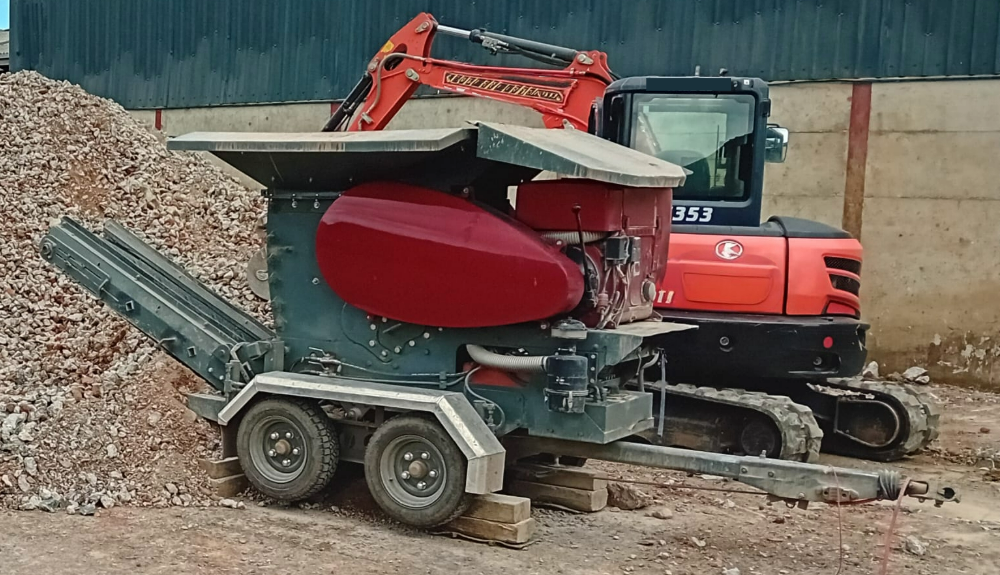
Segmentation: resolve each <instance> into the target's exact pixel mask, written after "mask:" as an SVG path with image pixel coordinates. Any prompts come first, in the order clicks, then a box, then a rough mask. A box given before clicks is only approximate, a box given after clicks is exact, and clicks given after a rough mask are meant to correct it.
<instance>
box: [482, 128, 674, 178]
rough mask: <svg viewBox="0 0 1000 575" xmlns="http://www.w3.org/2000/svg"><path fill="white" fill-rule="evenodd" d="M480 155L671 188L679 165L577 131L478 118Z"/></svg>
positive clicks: (560, 171) (572, 173)
mask: <svg viewBox="0 0 1000 575" xmlns="http://www.w3.org/2000/svg"><path fill="white" fill-rule="evenodd" d="M477 125H478V126H479V143H478V145H477V150H476V154H477V155H478V156H479V157H480V158H484V159H488V160H494V161H498V162H506V163H508V164H515V165H518V166H525V167H529V168H535V169H538V170H545V171H549V172H555V173H557V174H562V175H564V176H570V177H575V178H585V179H588V180H597V181H600V182H607V183H610V184H618V185H622V186H633V187H641V188H676V187H678V186H680V185H682V184H683V183H684V178H685V175H684V169H683V168H681V167H680V166H677V165H675V164H671V163H670V162H665V161H663V160H660V159H658V158H654V157H652V156H648V155H646V154H643V153H642V152H637V151H635V150H633V149H631V148H626V147H625V146H620V145H618V144H615V143H612V142H609V141H607V140H604V139H601V138H598V137H597V136H594V135H591V134H587V133H585V132H581V131H579V130H550V129H545V128H527V127H524V126H513V125H507V124H490V123H486V122H480V123H478V124H477Z"/></svg>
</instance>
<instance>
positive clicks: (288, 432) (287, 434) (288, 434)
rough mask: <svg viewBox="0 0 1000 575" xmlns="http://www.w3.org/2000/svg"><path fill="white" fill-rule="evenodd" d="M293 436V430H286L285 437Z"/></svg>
mask: <svg viewBox="0 0 1000 575" xmlns="http://www.w3.org/2000/svg"><path fill="white" fill-rule="evenodd" d="M291 438H292V432H291V431H286V432H285V439H291Z"/></svg>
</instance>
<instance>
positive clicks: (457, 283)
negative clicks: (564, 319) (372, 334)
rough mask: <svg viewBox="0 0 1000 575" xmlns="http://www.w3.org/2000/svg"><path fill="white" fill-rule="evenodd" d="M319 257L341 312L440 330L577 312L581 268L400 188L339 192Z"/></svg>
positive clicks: (480, 215) (484, 213)
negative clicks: (343, 306)
mask: <svg viewBox="0 0 1000 575" xmlns="http://www.w3.org/2000/svg"><path fill="white" fill-rule="evenodd" d="M316 258H317V260H318V264H319V268H320V271H321V273H322V274H323V277H324V279H325V280H326V282H327V283H328V284H329V285H330V287H331V288H332V289H333V291H334V292H336V293H337V295H339V296H340V297H341V298H342V299H343V300H344V301H346V302H347V303H349V304H351V305H353V306H355V307H358V308H360V309H362V310H364V311H366V312H368V313H370V314H374V315H377V316H381V317H388V318H390V319H394V320H399V321H404V322H409V323H414V324H419V325H430V326H436V327H487V326H499V325H508V324H514V323H521V322H526V321H531V320H540V319H545V318H549V317H552V316H554V315H558V314H562V313H566V312H569V311H571V310H572V309H574V308H575V307H576V306H577V304H579V302H580V299H581V297H582V295H583V276H582V274H581V272H580V269H579V267H578V266H577V265H576V264H575V263H573V261H572V260H570V259H569V258H568V257H566V256H565V255H563V254H562V253H560V251H559V249H558V248H557V247H555V246H552V245H549V244H546V243H545V242H543V241H542V239H541V238H540V237H539V235H538V234H537V233H536V232H534V231H533V230H531V229H529V228H527V227H525V226H524V225H522V224H520V223H518V222H517V221H515V220H513V219H510V218H508V217H506V216H504V215H501V214H498V213H496V212H493V211H490V210H488V209H486V208H483V207H480V206H479V205H477V204H475V203H473V202H472V201H470V200H468V199H464V198H461V197H458V196H455V195H451V194H447V193H444V192H439V191H435V190H431V189H428V188H423V187H418V186H412V185H408V184H402V183H397V182H370V183H366V184H361V185H359V186H356V187H354V188H352V189H351V190H349V191H347V192H345V193H344V194H343V195H341V197H340V198H338V199H337V200H336V201H334V202H333V203H332V204H331V206H330V208H329V209H328V210H327V211H326V213H325V214H324V215H323V219H322V221H321V222H320V224H319V228H318V230H317V232H316Z"/></svg>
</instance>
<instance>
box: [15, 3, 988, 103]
mask: <svg viewBox="0 0 1000 575" xmlns="http://www.w3.org/2000/svg"><path fill="white" fill-rule="evenodd" d="M421 10H427V11H429V12H431V13H432V14H434V15H435V16H436V17H437V18H438V20H439V21H440V22H442V23H445V24H449V25H452V26H459V27H464V28H475V27H487V28H488V29H490V30H492V31H497V32H504V33H507V34H512V35H516V36H522V37H526V38H531V39H535V40H540V41H545V42H549V43H554V44H562V45H567V46H573V47H577V48H581V49H593V48H596V49H601V50H604V51H606V52H608V54H609V56H610V62H611V65H612V68H613V69H614V70H615V71H616V72H618V73H619V74H621V75H644V74H667V75H679V74H690V73H692V72H693V70H694V67H695V66H696V65H700V66H701V69H702V70H703V71H704V72H705V73H709V72H711V73H715V72H717V71H718V69H719V68H721V67H725V68H728V69H729V70H730V73H732V74H734V75H753V76H760V77H762V78H765V79H767V80H820V79H830V78H858V77H898V76H944V75H947V76H965V75H980V74H990V75H992V74H1000V1H998V0H627V1H624V0H573V1H566V0H547V1H538V0H490V1H486V0H478V1H476V0H326V1H324V0H211V1H209V0H13V2H12V6H11V27H12V36H13V38H12V55H11V60H12V62H11V65H12V68H13V69H15V70H19V69H35V70H38V71H40V72H42V73H44V74H46V75H48V76H51V77H55V78H64V79H68V80H70V81H73V82H77V83H80V84H82V85H83V86H84V87H85V88H87V89H88V90H89V91H91V92H94V93H96V94H100V95H103V96H108V97H111V98H114V99H116V100H118V101H119V102H120V103H122V104H123V105H124V106H126V107H129V108H156V107H191V106H205V105H215V104H237V103H248V102H286V101H300V100H328V99H334V98H337V97H341V96H343V95H344V94H346V93H347V91H348V90H349V89H350V88H351V86H353V84H354V82H355V81H356V80H357V78H358V77H359V76H360V74H361V72H362V70H363V67H364V65H365V63H366V62H367V61H368V59H369V58H370V57H371V55H372V54H373V53H374V52H375V51H376V50H377V49H378V48H379V47H380V46H381V45H382V43H383V42H384V41H385V39H386V38H388V37H389V36H390V35H391V34H392V33H393V32H394V31H395V30H397V29H398V28H399V27H400V26H401V25H402V24H404V23H405V22H407V21H408V20H409V19H410V18H412V17H413V16H414V15H415V14H416V13H418V12H419V11H421ZM434 54H435V56H438V57H445V58H453V59H462V60H472V61H475V62H480V63H485V62H488V61H493V62H497V60H496V59H492V60H491V58H490V57H489V56H488V55H487V54H486V53H485V52H483V51H481V50H479V49H478V48H476V47H473V46H470V45H468V44H465V43H463V42H462V41H461V40H458V39H454V38H443V37H441V38H439V39H438V41H437V43H436V45H435V52H434Z"/></svg>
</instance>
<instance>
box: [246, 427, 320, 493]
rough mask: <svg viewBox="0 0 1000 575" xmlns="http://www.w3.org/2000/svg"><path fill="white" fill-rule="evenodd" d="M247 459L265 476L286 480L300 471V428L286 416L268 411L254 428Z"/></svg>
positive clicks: (303, 456)
mask: <svg viewBox="0 0 1000 575" xmlns="http://www.w3.org/2000/svg"><path fill="white" fill-rule="evenodd" d="M253 436H254V439H252V440H251V442H252V445H257V446H259V449H255V450H253V452H252V453H251V459H252V460H253V463H254V467H256V468H257V470H258V471H259V472H260V473H261V474H262V475H264V476H265V477H266V478H267V479H268V480H270V481H274V482H275V483H287V482H289V481H292V480H293V479H295V478H296V477H298V476H299V475H300V474H301V473H302V467H303V464H304V463H305V460H306V456H307V453H306V443H305V436H304V434H303V433H302V431H301V430H300V429H299V428H298V426H296V425H295V423H294V422H292V421H291V420H290V419H286V418H285V417H282V416H279V415H272V416H270V417H268V418H266V419H264V420H262V421H261V422H260V423H259V424H258V425H257V426H256V428H255V429H254V432H253Z"/></svg>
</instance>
